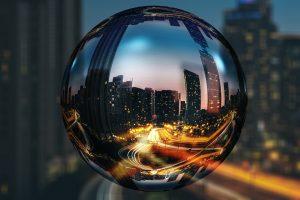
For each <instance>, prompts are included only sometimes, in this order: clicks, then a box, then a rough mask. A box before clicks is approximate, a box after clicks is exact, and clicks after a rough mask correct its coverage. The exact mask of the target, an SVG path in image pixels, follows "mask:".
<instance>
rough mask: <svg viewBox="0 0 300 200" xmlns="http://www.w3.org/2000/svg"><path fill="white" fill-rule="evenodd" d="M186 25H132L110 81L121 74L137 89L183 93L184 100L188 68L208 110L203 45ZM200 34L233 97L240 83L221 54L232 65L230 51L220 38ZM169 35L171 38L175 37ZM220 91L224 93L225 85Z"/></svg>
mask: <svg viewBox="0 0 300 200" xmlns="http://www.w3.org/2000/svg"><path fill="white" fill-rule="evenodd" d="M186 26H187V25H186V24H184V23H183V22H182V21H178V26H174V25H171V22H170V21H169V20H162V21H148V22H144V23H141V24H137V25H134V26H133V25H129V26H128V28H127V30H126V32H125V33H124V37H123V38H122V40H121V42H120V47H119V48H118V49H117V51H116V56H115V59H114V61H113V63H112V67H111V71H110V78H109V80H110V81H111V80H112V77H114V76H117V75H119V74H122V75H124V79H126V80H134V82H133V84H134V86H136V87H139V88H145V87H150V86H151V87H152V88H153V89H154V90H163V89H171V90H176V91H178V92H180V93H181V94H182V99H184V100H185V99H186V96H185V93H186V92H185V86H184V84H183V83H184V80H183V79H184V76H183V75H182V71H183V70H184V69H185V68H186V69H189V70H192V71H193V72H195V73H197V74H198V75H199V76H200V82H201V85H202V86H203V89H202V90H201V95H202V97H203V100H202V101H201V107H202V108H206V107H207V97H206V96H207V95H206V94H207V91H206V88H207V87H206V85H207V82H206V80H207V78H206V77H207V75H205V69H204V67H203V64H202V60H201V54H200V52H199V50H198V49H199V48H201V45H199V44H197V43H196V42H195V41H193V39H192V37H191V36H190V33H189V32H188V30H187V28H186ZM199 29H200V28H199ZM156 30H157V31H156ZM158 30H159V31H158ZM199 34H201V35H203V37H204V40H205V41H206V43H207V44H206V45H207V46H209V47H208V48H207V52H209V54H210V55H211V56H212V58H213V59H214V61H215V64H216V67H217V70H218V71H219V74H220V81H221V82H228V83H229V85H230V94H234V93H236V91H237V88H236V86H237V85H238V83H237V82H238V81H237V79H234V78H233V77H236V75H235V74H236V73H237V72H235V71H232V70H234V69H233V68H232V67H229V66H226V65H225V63H224V61H223V59H222V58H221V55H220V53H221V51H222V52H223V53H224V56H225V57H227V59H228V60H229V65H234V63H233V61H232V60H231V59H232V58H231V55H230V54H229V53H228V50H226V49H222V45H220V43H219V42H218V41H217V39H212V38H209V37H208V36H207V35H206V34H204V33H203V32H202V30H199ZM168 35H172V38H170V37H168ZM212 37H213V36H212ZM167 77H172V78H167ZM220 88H221V91H222V93H223V91H224V87H223V85H221V86H220ZM224 101H225V99H224V95H222V97H221V102H220V103H221V104H222V105H224Z"/></svg>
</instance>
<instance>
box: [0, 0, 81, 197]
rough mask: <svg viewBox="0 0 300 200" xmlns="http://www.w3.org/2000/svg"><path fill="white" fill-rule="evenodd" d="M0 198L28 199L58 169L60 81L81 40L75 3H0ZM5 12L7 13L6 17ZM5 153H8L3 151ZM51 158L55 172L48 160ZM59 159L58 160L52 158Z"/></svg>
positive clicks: (64, 145)
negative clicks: (1, 189) (1, 188)
mask: <svg viewBox="0 0 300 200" xmlns="http://www.w3.org/2000/svg"><path fill="white" fill-rule="evenodd" d="M0 13H1V19H0V21H1V24H2V25H5V27H6V28H5V30H4V31H1V35H0V43H1V47H0V65H1V67H0V68H1V72H0V73H1V75H0V76H1V78H0V88H1V92H2V93H3V95H7V98H6V97H5V96H4V97H3V96H2V98H1V101H0V111H1V119H0V120H1V124H7V126H4V127H3V126H2V127H1V133H2V134H3V135H4V138H5V139H4V140H1V142H0V150H1V152H6V153H5V154H0V158H1V160H5V161H6V162H2V163H1V165H2V166H1V172H0V185H1V186H4V187H5V188H7V190H6V193H5V194H0V198H1V199H32V196H33V194H34V193H36V192H38V190H39V189H40V188H41V187H43V186H45V184H46V183H47V182H48V181H49V180H50V179H51V178H53V177H54V176H55V175H58V174H60V173H63V171H64V170H65V169H64V167H63V166H64V160H67V159H61V158H62V157H64V156H65V155H67V154H68V152H69V149H71V148H72V147H71V145H69V143H68V142H67V140H66V134H65V133H64V129H63V127H62V126H63V124H62V123H61V117H60V106H59V94H60V92H59V89H60V79H61V77H62V73H63V71H64V68H65V64H66V60H67V58H68V56H69V55H70V54H71V51H72V49H73V48H74V47H75V44H76V43H77V41H78V40H79V38H80V21H81V20H80V1H79V0H76V1H70V0H63V1H59V0H51V1H50V0H45V1H35V0H26V1H21V0H13V1H6V0H4V1H1V3H0ZM8 16H9V17H8ZM8 151H9V153H8ZM54 160H56V161H55V162H56V164H57V165H56V167H55V168H56V170H55V171H54V170H53V168H51V167H53V165H51V163H52V164H53V161H54ZM57 161H59V162H57Z"/></svg>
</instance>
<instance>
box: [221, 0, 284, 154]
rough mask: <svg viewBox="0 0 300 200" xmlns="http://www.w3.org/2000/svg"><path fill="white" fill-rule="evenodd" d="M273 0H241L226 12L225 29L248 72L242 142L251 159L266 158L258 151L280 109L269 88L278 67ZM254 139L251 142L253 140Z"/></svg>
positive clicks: (273, 129) (224, 31)
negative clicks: (274, 53)
mask: <svg viewBox="0 0 300 200" xmlns="http://www.w3.org/2000/svg"><path fill="white" fill-rule="evenodd" d="M271 11H272V9H271V4H270V1H266V0H251V1H244V0H240V1H239V3H238V6H237V7H236V8H234V9H231V10H227V11H226V12H225V16H224V17H225V18H224V27H223V33H224V35H225V37H226V38H227V39H228V40H229V42H230V44H231V45H232V46H233V48H234V49H235V50H236V53H237V55H238V57H239V60H240V63H241V65H242V67H243V70H244V72H245V74H246V82H247V89H248V98H249V104H248V113H247V118H246V123H245V127H244V132H245V133H246V134H244V137H243V138H242V139H241V142H240V143H241V144H243V145H241V146H244V147H247V148H253V151H251V155H250V154H249V155H250V157H251V158H247V159H249V160H251V159H254V160H260V159H263V155H262V154H261V152H259V151H260V150H258V149H260V148H262V146H263V143H264V141H265V139H267V138H268V137H270V135H271V134H270V132H276V131H277V130H276V128H274V127H275V126H274V124H272V122H271V121H270V116H271V115H275V114H276V112H277V113H278V112H279V109H278V107H277V108H274V107H273V105H274V104H273V103H274V101H272V99H271V98H272V95H271V90H270V81H272V78H271V77H272V76H274V77H275V76H277V75H276V74H278V72H277V70H278V69H277V68H274V67H273V66H272V54H273V53H272V51H271V47H272V46H273V45H274V44H273V40H272V39H271V35H272V34H273V33H274V32H276V26H275V25H274V23H273V21H272V18H271V16H272V15H271V14H272V12H271ZM254 140H255V142H252V141H254Z"/></svg>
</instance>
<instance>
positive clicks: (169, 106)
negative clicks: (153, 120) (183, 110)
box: [155, 90, 180, 124]
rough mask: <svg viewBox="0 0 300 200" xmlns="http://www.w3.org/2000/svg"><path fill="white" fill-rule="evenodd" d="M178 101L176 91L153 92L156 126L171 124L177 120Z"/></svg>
mask: <svg viewBox="0 0 300 200" xmlns="http://www.w3.org/2000/svg"><path fill="white" fill-rule="evenodd" d="M179 101H180V99H179V93H178V92H177V91H173V90H161V91H155V114H156V116H157V123H158V124H162V123H172V122H175V121H177V120H178V115H179Z"/></svg>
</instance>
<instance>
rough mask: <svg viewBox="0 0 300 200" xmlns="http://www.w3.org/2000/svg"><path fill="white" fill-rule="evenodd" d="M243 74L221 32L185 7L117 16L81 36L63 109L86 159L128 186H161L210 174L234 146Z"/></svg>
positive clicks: (70, 134) (74, 140) (242, 112)
mask: <svg viewBox="0 0 300 200" xmlns="http://www.w3.org/2000/svg"><path fill="white" fill-rule="evenodd" d="M246 103H247V96H246V87H245V81H244V75H243V72H242V69H241V67H240V64H239V62H238V59H237V56H236V54H235V53H234V51H233V49H232V47H231V46H230V44H229V43H228V42H227V41H226V40H225V38H224V37H223V36H222V35H221V34H220V33H219V32H218V31H217V30H216V29H215V28H214V27H213V26H211V25H210V24H208V23H207V22H205V21H204V20H202V19H200V18H198V17H197V16H195V15H193V14H191V13H188V12H186V11H183V10H179V9H175V8H169V7H160V6H147V7H138V8H133V9H129V10H125V11H123V12H120V13H117V14H115V15H113V16H112V17H110V18H108V19H106V20H104V21H102V22H101V23H100V24H99V25H97V26H96V27H94V28H93V29H92V30H91V31H90V32H89V33H87V34H86V36H85V37H84V38H83V39H82V41H81V42H80V44H79V45H78V46H77V48H76V49H75V50H74V52H73V54H72V55H71V58H70V62H69V64H68V66H67V69H66V71H65V74H64V78H63V84H62V90H61V106H62V115H63V120H64V124H65V127H66V130H67V133H68V137H69V139H70V140H71V142H72V143H73V144H74V146H75V148H76V149H77V150H78V152H79V153H80V155H81V156H82V158H83V159H84V160H85V161H86V162H87V163H88V165H90V166H91V167H92V168H93V169H95V170H96V171H97V172H98V173H100V174H101V175H103V176H104V177H106V178H107V179H109V180H111V181H113V182H115V183H118V184H120V185H123V186H125V187H128V188H131V189H136V190H144V191H162V190H170V189H175V188H179V187H182V186H184V185H187V184H189V183H192V182H193V181H196V180H199V179H201V178H203V177H204V176H206V175H207V174H209V173H210V172H212V171H213V170H214V169H215V168H216V167H217V166H218V165H219V164H220V163H221V162H222V161H223V160H224V159H225V158H226V156H227V155H228V154H229V153H230V151H231V150H232V148H233V147H234V145H235V143H236V142H237V140H238V138H239V135H240V132H241V128H242V126H243V123H244V118H245V108H246Z"/></svg>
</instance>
